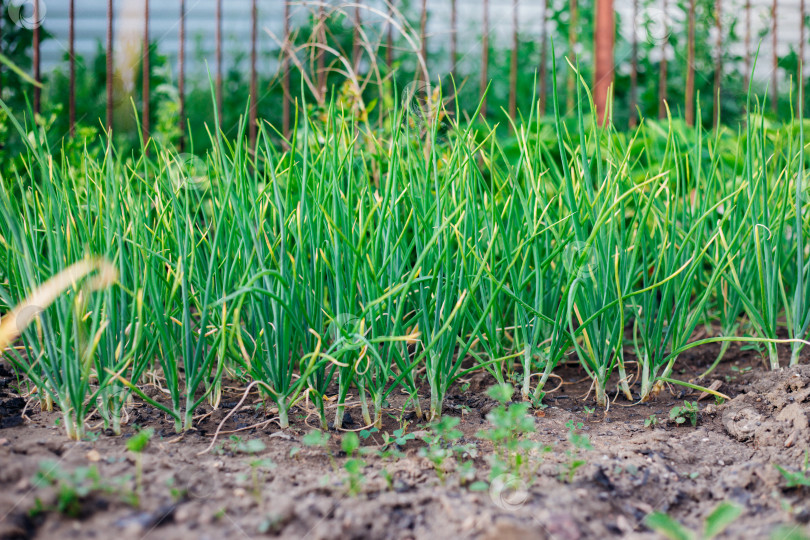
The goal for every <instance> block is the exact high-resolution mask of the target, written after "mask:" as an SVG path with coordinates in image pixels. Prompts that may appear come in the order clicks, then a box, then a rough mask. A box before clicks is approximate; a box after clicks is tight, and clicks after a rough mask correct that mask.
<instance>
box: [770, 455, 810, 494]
mask: <svg viewBox="0 0 810 540" xmlns="http://www.w3.org/2000/svg"><path fill="white" fill-rule="evenodd" d="M774 467H776V470H777V471H779V472H780V473H781V474H782V476H783V477H784V478H785V480H787V484H785V487H786V488H788V489H790V488H796V487H810V476H808V473H810V453H808V451H807V450H805V451H804V463H803V464H802V468H801V470H800V471H796V472H793V471H788V470H787V469H784V468H783V467H780V466H779V465H777V464H775V463H774Z"/></svg>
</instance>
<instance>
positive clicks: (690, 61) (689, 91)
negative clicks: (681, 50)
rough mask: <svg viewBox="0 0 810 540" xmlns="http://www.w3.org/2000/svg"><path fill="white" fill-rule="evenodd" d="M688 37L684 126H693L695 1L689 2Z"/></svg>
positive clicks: (690, 0)
mask: <svg viewBox="0 0 810 540" xmlns="http://www.w3.org/2000/svg"><path fill="white" fill-rule="evenodd" d="M687 24H688V27H689V29H688V31H687V32H688V36H687V42H686V47H687V51H686V90H685V92H686V96H685V101H686V103H685V106H684V109H685V110H684V116H685V117H686V125H687V126H694V125H695V0H689V21H688V23H687Z"/></svg>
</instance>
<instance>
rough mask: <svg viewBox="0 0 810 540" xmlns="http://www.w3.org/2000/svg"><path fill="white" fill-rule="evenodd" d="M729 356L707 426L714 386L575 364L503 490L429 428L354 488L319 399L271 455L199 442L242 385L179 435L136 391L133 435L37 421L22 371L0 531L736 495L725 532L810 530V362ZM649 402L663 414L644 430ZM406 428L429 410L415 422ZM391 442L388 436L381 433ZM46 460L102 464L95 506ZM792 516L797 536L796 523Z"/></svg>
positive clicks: (477, 529) (289, 520)
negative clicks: (597, 378)
mask: <svg viewBox="0 0 810 540" xmlns="http://www.w3.org/2000/svg"><path fill="white" fill-rule="evenodd" d="M716 351H717V349H716V347H707V348H705V349H703V350H701V351H698V352H693V353H691V354H690V355H689V358H684V360H685V361H686V365H690V366H694V367H692V368H690V370H688V371H685V370H682V371H681V372H679V373H677V376H678V377H679V378H681V379H683V380H688V379H690V378H693V377H694V376H695V374H696V373H700V372H701V371H702V370H703V369H705V366H706V364H707V362H709V361H710V359H712V358H714V355H715V354H716ZM727 357H728V358H736V359H737V360H736V361H735V362H732V363H725V364H723V365H722V366H721V367H720V368H718V370H717V372H716V373H713V374H712V376H710V377H709V378H708V379H707V380H706V381H704V382H703V384H706V385H709V384H711V382H712V381H715V380H719V381H722V383H723V385H722V387H721V388H720V391H722V392H724V393H726V394H728V395H729V396H731V397H733V399H732V400H731V401H729V402H726V403H724V404H722V405H717V404H715V403H714V400H713V399H712V398H709V399H704V400H702V401H700V403H699V405H700V421H699V423H698V425H697V427H692V426H691V425H690V424H689V423H688V422H687V423H686V425H681V426H678V425H676V424H675V423H674V422H670V420H669V411H670V409H671V408H672V407H673V406H675V405H681V404H683V401H684V400H685V399H686V400H689V401H695V400H697V398H698V395H699V392H692V391H691V390H689V389H685V388H681V387H672V388H671V389H668V390H665V391H664V392H662V393H661V395H660V396H659V397H658V399H657V400H656V401H655V402H652V403H645V404H632V403H629V402H627V401H626V400H624V398H622V397H619V398H617V399H616V400H615V401H614V402H613V403H612V404H611V406H610V408H609V410H608V411H607V412H605V411H602V410H598V409H597V410H595V411H594V410H593V409H591V407H593V406H594V404H593V395H592V394H591V395H590V396H588V397H587V398H584V395H585V394H586V393H587V392H588V382H587V381H583V380H582V377H583V374H582V373H581V372H580V371H579V370H578V369H577V368H574V367H570V368H569V367H566V368H563V369H562V370H561V371H560V374H561V375H562V376H563V378H564V379H565V381H566V384H565V385H563V386H562V388H561V389H560V390H559V391H557V392H554V393H552V394H550V395H549V396H548V398H547V399H546V404H547V405H548V407H547V408H546V409H544V410H542V411H536V413H535V415H534V419H535V424H536V430H537V431H536V433H535V434H534V435H532V437H531V438H533V439H534V440H536V441H538V442H540V443H541V444H542V445H544V446H550V447H551V451H549V452H548V453H545V454H542V455H539V454H538V455H537V456H535V458H534V459H535V461H534V463H533V464H532V466H533V467H535V468H536V473H535V474H532V475H531V476H530V477H527V478H525V479H523V480H520V482H519V483H518V484H516V485H515V484H510V486H511V487H514V488H516V489H506V490H504V491H502V492H500V491H499V490H498V488H497V486H498V485H500V484H499V483H498V482H493V483H492V484H491V485H490V488H489V489H488V490H484V491H473V490H470V489H469V481H468V482H467V484H466V485H462V481H461V478H460V475H459V473H458V471H457V470H456V468H455V463H453V462H450V463H448V464H446V467H445V469H446V470H447V474H445V475H444V476H445V480H444V483H442V482H441V481H440V479H439V477H438V476H437V474H436V472H435V470H434V469H433V468H432V466H431V465H430V464H429V463H428V462H427V461H426V460H425V459H424V458H421V457H419V455H418V452H419V448H420V447H421V446H424V444H423V443H422V442H420V441H409V442H408V443H407V444H406V445H405V446H404V448H403V449H402V451H403V452H404V454H405V457H403V458H400V459H382V458H379V457H375V456H370V455H369V456H364V458H363V459H364V460H365V462H366V467H365V469H364V470H363V474H364V477H365V481H364V483H363V484H362V488H361V490H360V493H359V494H358V495H354V496H351V495H349V494H348V492H347V487H346V481H345V479H346V473H345V471H344V470H343V464H344V463H345V461H346V459H347V458H346V457H345V456H343V455H342V454H341V453H340V452H339V437H338V436H336V435H335V434H333V436H332V443H331V448H332V453H333V454H334V463H335V465H336V467H337V470H336V469H335V468H333V465H332V460H331V459H330V457H329V455H328V454H327V453H326V452H325V451H324V450H322V449H319V448H309V447H306V446H304V445H303V443H302V438H303V436H304V435H305V434H306V433H307V432H308V431H309V430H310V428H309V427H308V426H307V424H306V420H307V414H306V411H303V410H298V411H297V412H296V413H295V414H294V415H293V426H292V428H291V429H289V430H287V431H284V432H281V431H279V430H278V428H277V426H275V424H270V425H268V426H265V427H262V428H261V429H249V430H245V431H241V432H239V433H238V435H239V437H240V439H241V441H243V442H244V441H249V440H252V439H259V440H261V441H262V442H263V443H264V445H265V448H264V450H262V451H260V452H259V453H258V454H256V455H249V454H246V453H244V452H239V451H238V449H237V447H236V444H235V443H234V442H233V441H231V440H229V435H227V434H226V435H221V436H220V438H219V440H218V442H217V444H216V446H215V447H216V448H217V451H212V452H208V453H204V454H202V455H198V454H199V453H200V452H201V451H203V450H204V449H205V448H206V447H208V445H209V443H210V442H211V437H212V435H213V432H214V431H215V430H216V426H217V425H218V424H219V423H220V421H221V420H222V419H223V418H224V417H225V415H226V414H227V413H228V412H229V410H230V409H228V407H231V408H232V407H233V406H235V403H236V401H238V399H239V397H240V395H239V394H236V393H234V394H233V395H228V396H227V398H226V399H225V400H223V401H224V402H227V403H224V406H223V408H221V409H220V410H217V411H214V412H213V413H211V414H210V415H208V416H206V417H205V418H201V419H200V421H199V422H198V426H199V427H198V430H197V431H193V432H190V433H187V434H185V435H184V436H183V437H178V436H176V435H175V434H174V433H173V430H172V426H171V425H170V423H169V422H167V421H166V419H165V418H164V417H163V415H162V414H161V413H159V412H158V411H155V410H154V409H151V408H150V407H148V406H145V405H139V404H136V405H135V406H134V407H133V408H132V409H131V410H130V411H129V412H130V422H129V424H128V425H127V426H126V428H125V434H124V436H122V437H113V436H109V435H106V434H104V433H100V432H99V431H98V429H99V428H96V434H98V436H97V437H91V438H95V440H88V441H82V442H71V441H68V440H66V439H65V437H64V435H63V432H62V429H61V428H60V427H58V426H56V425H55V421H56V419H57V418H58V415H57V414H54V413H43V412H35V411H33V410H32V407H29V410H28V414H27V416H28V419H27V420H26V421H25V422H21V420H22V418H21V417H20V416H19V414H20V412H21V407H19V405H20V403H21V401H13V402H12V401H11V400H15V399H19V398H17V397H15V396H14V395H13V394H12V393H10V391H9V384H8V383H6V384H5V385H2V388H0V392H3V395H2V396H0V413H1V414H0V421H2V425H3V427H4V428H5V429H2V430H0V538H117V539H120V540H127V539H131V538H132V539H135V538H137V539H140V538H161V539H175V538H177V539H180V538H183V539H185V538H201V539H204V538H211V539H215V538H229V539H234V540H235V539H237V538H260V537H266V536H271V537H273V536H275V537H282V538H312V539H319V538H482V539H497V540H511V539H518V538H520V539H532V538H548V539H560V540H574V539H578V538H609V537H623V538H656V537H657V536H656V535H655V534H654V533H653V532H651V531H650V530H649V529H647V528H646V527H645V525H644V523H643V522H644V518H645V516H647V515H648V514H649V513H650V512H652V511H653V510H659V511H663V512H666V513H668V514H669V515H670V516H672V517H673V518H675V519H677V520H679V521H680V522H681V523H683V524H684V525H686V526H687V527H689V528H691V529H693V530H700V528H701V527H702V522H703V519H704V518H705V517H706V515H708V514H709V513H710V512H711V510H712V509H714V507H715V506H716V505H717V504H718V503H719V502H721V501H732V502H735V503H737V504H739V505H741V506H742V507H743V508H744V511H743V514H742V515H741V516H740V518H738V519H737V520H736V521H735V522H734V523H732V525H731V526H730V527H729V528H728V529H727V531H726V532H725V533H724V534H723V537H725V538H772V537H774V535H775V534H777V531H780V532H779V534H778V535H777V536H775V537H778V538H804V537H807V536H808V534H810V530H808V528H807V525H806V524H807V523H808V521H810V497H808V495H810V488H807V487H805V488H798V489H797V488H792V489H788V488H786V487H785V484H786V482H785V480H784V478H783V477H782V476H781V474H780V473H779V472H778V471H777V469H776V468H775V467H774V464H778V465H781V466H782V467H784V468H786V469H788V470H790V471H798V470H800V468H801V466H802V463H803V462H804V455H805V451H807V450H808V447H809V446H810V427H809V426H808V423H809V421H810V366H809V365H803V366H801V367H798V368H791V369H783V370H781V371H778V372H772V373H771V372H766V371H764V370H763V369H762V367H761V364H760V361H759V360H758V358H756V357H754V356H753V354H752V353H751V352H749V351H739V350H738V349H737V348H736V347H732V350H730V351H729V354H728V356H727ZM0 375H2V373H0ZM468 382H469V384H470V385H469V387H468V388H466V389H465V391H464V392H462V391H461V389H460V388H459V389H458V390H457V391H456V392H457V393H456V394H454V395H451V396H449V398H448V400H447V406H446V409H445V413H446V414H450V415H456V416H460V417H461V423H460V425H459V427H460V428H461V429H462V431H463V432H464V441H463V442H465V443H471V444H472V445H473V446H474V448H475V451H474V452H473V453H474V454H475V457H474V462H475V467H476V472H475V479H476V480H479V481H488V480H489V478H488V475H489V465H488V461H487V456H488V455H489V454H491V452H492V446H491V444H490V443H489V442H487V441H484V440H482V439H480V438H477V437H476V436H475V434H476V433H477V432H478V431H479V430H481V429H485V428H487V426H488V423H487V420H486V419H485V418H484V416H485V414H486V412H487V411H488V410H489V409H491V407H492V406H493V402H492V401H491V400H490V399H489V398H487V397H486V396H485V394H484V392H485V390H486V387H487V386H488V385H489V384H491V379H489V378H487V377H485V376H484V375H483V374H480V375H476V376H474V377H472V379H471V380H469V381H468ZM399 399H401V398H400V397H397V398H396V399H393V400H392V405H393V406H394V407H393V409H392V411H391V412H392V416H396V417H399V416H401V413H400V412H399V410H398V409H397V408H396V405H398V403H397V401H398V400H399ZM203 414H204V413H203ZM351 415H352V417H353V420H354V421H355V422H358V421H359V416H360V415H359V410H357V409H352V410H351ZM650 415H655V416H656V417H657V419H658V424H657V425H656V426H655V427H652V428H645V427H644V420H645V419H646V418H648V417H650ZM15 418H19V419H20V421H18V420H15ZM265 419H266V418H265V416H264V413H263V412H262V411H257V410H256V409H255V407H249V408H243V410H240V411H239V412H238V413H237V414H235V415H234V416H233V417H232V418H231V419H229V420H228V422H226V423H225V425H224V428H223V429H224V430H226V431H227V430H234V429H238V428H240V427H246V426H250V425H252V424H255V423H257V422H261V421H262V420H265ZM313 420H314V417H312V418H309V421H310V422H312V421H313ZM569 420H573V421H575V422H582V423H583V425H584V427H583V433H585V434H587V435H588V437H589V438H590V441H591V443H592V445H593V449H592V450H589V451H586V452H585V453H584V459H585V461H586V464H585V465H583V466H582V467H580V468H579V469H578V470H577V471H576V473H575V475H574V479H573V481H572V482H570V483H568V482H565V481H564V480H561V478H560V473H561V472H562V471H563V470H564V467H565V465H566V464H567V463H568V462H569V461H570V460H571V458H570V457H569V455H568V454H567V451H569V450H571V448H572V447H571V444H570V442H569V441H568V438H567V434H568V428H567V427H566V425H565V424H566V423H567V422H568V421H569ZM6 422H8V423H6ZM18 424H19V425H18ZM136 424H137V425H139V426H152V427H154V428H155V430H156V436H155V438H153V440H152V442H151V444H150V445H149V447H148V448H147V450H146V452H145V453H144V456H143V470H144V482H143V486H144V494H143V496H142V498H141V504H140V506H139V507H134V506H132V505H131V504H129V503H128V502H127V501H126V494H127V493H131V491H132V490H133V488H134V480H133V477H134V475H135V469H136V466H135V461H134V458H133V455H132V454H131V453H130V452H128V451H127V449H126V438H127V437H128V436H131V435H132V433H133V432H134V427H133V426H134V425H136ZM398 427H399V420H398V418H386V421H385V425H384V430H383V431H388V432H391V431H393V430H394V429H397V428H398ZM407 429H408V431H410V432H414V431H419V430H421V429H424V426H420V425H419V424H418V423H416V422H414V423H411V424H410V425H408V428H407ZM380 442H381V437H380V436H379V434H376V435H373V436H372V437H370V438H369V439H368V440H367V441H365V443H364V444H365V445H367V446H373V445H375V444H376V445H379V444H380ZM259 458H261V459H269V460H271V461H272V462H273V463H274V464H275V466H274V467H273V468H272V469H267V470H264V469H262V470H260V471H259V472H258V473H257V475H256V477H255V482H254V476H253V469H252V468H251V462H252V461H255V460H256V459H259ZM45 463H50V465H47V467H52V468H55V470H60V471H73V470H76V468H79V467H87V466H95V467H97V468H98V470H99V471H100V473H101V478H102V483H104V484H105V485H106V486H107V489H104V490H95V491H93V492H91V493H89V494H87V495H86V496H84V497H82V498H81V500H80V504H79V505H78V514H79V517H77V518H71V517H67V516H65V515H63V514H60V513H59V512H58V511H56V510H55V507H56V505H57V493H56V489H55V488H53V487H36V485H35V484H34V483H33V481H32V479H33V477H34V475H35V473H36V471H37V470H38V469H39V468H40V467H42V466H43V464H45ZM808 474H809V475H810V472H809V473H808ZM386 478H388V479H389V480H386ZM493 486H494V487H493ZM256 487H258V490H257V489H256ZM37 509H39V510H37ZM786 531H791V532H792V534H794V535H795V536H793V537H788V536H785V534H786Z"/></svg>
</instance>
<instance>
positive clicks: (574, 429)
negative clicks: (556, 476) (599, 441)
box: [560, 420, 593, 484]
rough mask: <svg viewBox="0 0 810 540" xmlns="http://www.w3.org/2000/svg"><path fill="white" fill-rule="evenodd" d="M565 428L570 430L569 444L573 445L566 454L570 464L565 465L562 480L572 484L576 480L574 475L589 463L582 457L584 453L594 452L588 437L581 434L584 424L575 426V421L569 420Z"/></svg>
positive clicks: (561, 475) (578, 423) (580, 423)
mask: <svg viewBox="0 0 810 540" xmlns="http://www.w3.org/2000/svg"><path fill="white" fill-rule="evenodd" d="M565 427H567V428H568V442H570V443H571V448H570V449H569V450H566V452H565V454H566V456H567V457H568V463H566V464H565V465H564V469H563V472H562V473H561V474H560V479H561V480H564V481H566V482H568V483H569V484H570V483H571V482H572V481H573V480H574V474H575V473H576V472H577V469H579V468H580V467H582V466H583V465H585V463H587V461H585V459H584V458H583V456H582V452H584V451H586V450H593V446H592V445H591V441H590V439H589V438H588V436H587V435H585V434H584V433H579V431H580V430H581V429H582V428H583V427H584V426H583V424H582V422H577V423H576V424H575V423H574V421H573V420H569V421H568V422H566V424H565Z"/></svg>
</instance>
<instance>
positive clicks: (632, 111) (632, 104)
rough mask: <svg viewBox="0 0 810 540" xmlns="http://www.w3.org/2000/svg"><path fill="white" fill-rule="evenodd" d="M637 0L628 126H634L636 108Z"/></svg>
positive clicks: (632, 42) (631, 60) (636, 5)
mask: <svg viewBox="0 0 810 540" xmlns="http://www.w3.org/2000/svg"><path fill="white" fill-rule="evenodd" d="M637 23H638V0H633V28H632V30H633V31H632V37H631V42H630V118H629V119H628V125H629V127H630V128H631V129H632V128H635V127H636V125H637V124H638V122H637V121H636V108H637V107H638V29H637V28H636V24H637Z"/></svg>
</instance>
